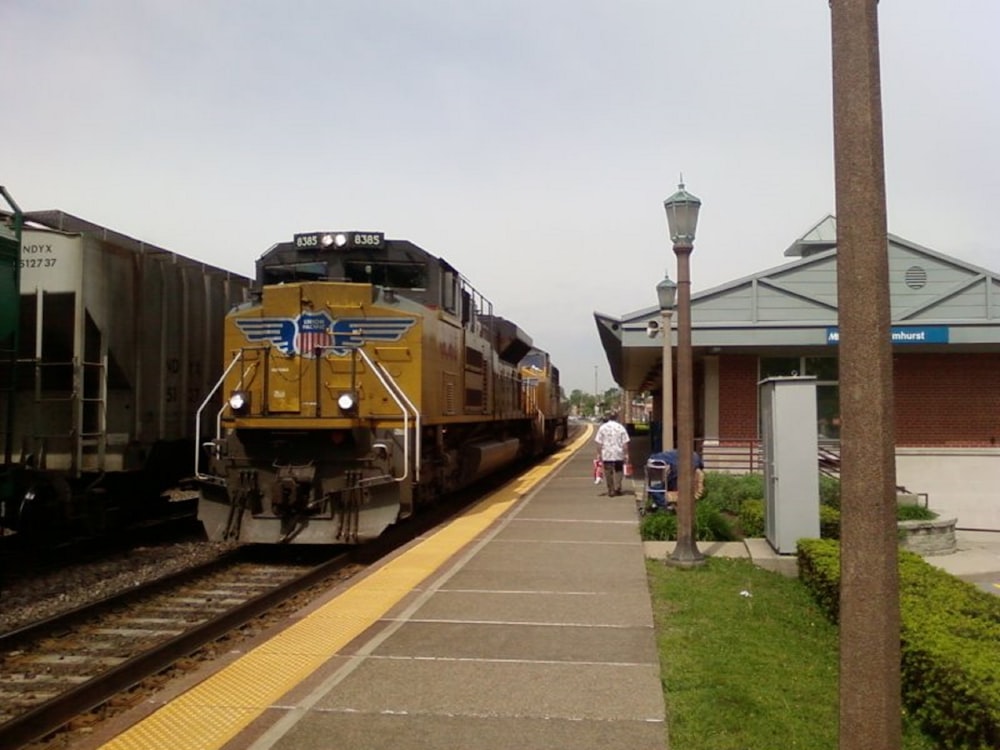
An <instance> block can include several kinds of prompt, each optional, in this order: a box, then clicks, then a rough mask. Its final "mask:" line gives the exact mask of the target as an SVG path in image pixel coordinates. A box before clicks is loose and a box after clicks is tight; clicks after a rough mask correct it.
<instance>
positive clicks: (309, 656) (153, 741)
mask: <svg viewBox="0 0 1000 750" xmlns="http://www.w3.org/2000/svg"><path fill="white" fill-rule="evenodd" d="M592 431H593V428H592V427H590V426H589V425H588V428H587V430H586V431H585V432H584V433H583V435H581V436H580V437H579V438H577V439H576V440H575V441H573V443H572V444H570V445H569V446H567V447H566V448H564V449H563V450H561V451H559V452H558V453H556V454H554V455H552V456H551V457H549V458H548V459H547V460H545V461H544V462H542V463H541V464H539V465H538V466H537V467H535V468H533V469H531V470H530V471H529V472H527V473H526V474H524V475H522V476H521V477H520V478H518V479H517V480H515V481H514V482H511V483H509V484H507V485H505V486H504V487H502V488H501V489H500V490H498V491H497V492H494V493H493V494H491V495H490V496H488V497H487V498H486V499H484V500H482V501H481V502H479V503H478V504H477V505H475V506H473V507H472V508H471V509H469V510H468V511H466V512H465V513H464V514H463V515H462V516H461V517H459V518H457V519H456V520H454V521H452V522H451V523H449V524H448V525H447V526H445V527H444V528H443V529H441V530H440V531H437V532H435V533H434V534H433V535H432V536H430V537H428V538H427V539H425V540H424V541H422V542H420V543H419V544H417V545H416V546H414V547H413V548H412V549H410V550H408V551H407V552H405V553H404V554H402V555H400V556H399V557H397V558H396V559H395V560H391V561H390V562H388V563H386V564H385V565H384V566H383V567H382V568H380V569H379V570H377V571H376V572H375V573H373V574H372V575H370V576H368V577H367V578H365V579H364V580H362V581H360V582H358V584H356V585H355V586H352V587H351V588H350V589H348V590H347V591H345V592H344V593H343V594H341V595H340V596H338V597H336V598H335V599H332V600H331V601H330V602H328V603H327V604H326V605H324V606H323V607H322V608H320V609H318V610H316V611H315V612H313V613H312V614H310V615H308V616H307V617H305V618H303V619H302V620H300V621H299V622H298V623H296V624H295V625H293V626H292V627H290V628H288V629H287V630H284V631H282V632H281V633H279V634H278V635H276V636H275V637H274V638H272V639H271V640H269V641H268V642H267V643H264V644H262V645H260V646H258V647H257V648H255V649H254V650H253V651H250V652H248V653H247V654H246V655H245V656H243V657H242V658H240V659H239V660H237V661H235V662H233V663H232V664H230V665H229V666H227V667H225V668H224V669H222V670H220V671H219V672H217V673H215V674H214V675H212V676H211V677H209V678H208V679H206V680H205V681H204V682H201V683H200V684H198V685H196V686H195V687H193V688H191V689H190V690H189V691H187V692H186V693H184V694H183V695H181V696H179V697H178V698H176V699H175V700H173V701H171V702H170V703H169V704H167V705H166V706H164V707H163V708H161V709H159V710H158V711H156V712H155V713H153V714H151V715H150V716H148V717H147V718H145V719H144V720H142V721H140V722H139V723H137V724H135V725H134V726H132V727H131V728H129V729H127V730H126V731H125V732H123V733H122V734H120V735H119V736H118V737H116V738H115V739H113V740H111V741H110V742H108V743H107V744H105V745H103V746H102V748H103V749H105V750H177V748H184V749H185V750H216V748H221V747H222V746H223V745H224V744H225V743H226V742H228V741H229V740H231V739H232V738H233V737H235V736H236V735H237V734H238V733H239V732H240V731H241V730H243V729H244V728H245V727H247V726H248V725H249V724H250V722H252V721H253V720H254V719H256V718H257V717H258V716H260V714H262V713H263V712H264V711H265V710H267V708H268V707H270V706H272V705H274V704H275V702H276V701H277V700H278V699H279V698H281V696H282V695H284V694H285V693H287V692H288V691H289V690H291V689H292V688H293V687H295V685H297V684H298V683H300V682H301V681H302V680H304V679H305V678H306V677H308V676H309V675H310V674H312V672H314V671H315V670H316V669H318V668H319V667H320V666H321V665H322V664H323V663H324V662H325V661H326V660H327V659H329V658H330V657H332V656H334V655H335V654H337V653H338V652H339V651H340V649H342V648H343V647H344V646H346V645H347V644H348V643H350V642H351V641H352V640H353V639H354V638H355V637H357V636H358V635H360V634H361V633H363V632H364V631H365V630H366V629H367V628H368V627H369V626H371V625H372V624H373V623H375V622H376V621H377V620H378V619H379V618H380V617H382V616H383V615H384V614H385V613H386V612H388V611H389V610H390V609H391V608H392V607H393V606H395V605H396V604H397V603H398V602H399V601H400V600H401V599H402V598H403V597H404V596H406V594H407V593H409V592H410V591H411V590H412V589H414V588H415V587H416V586H418V585H419V584H420V582H421V581H423V580H424V579H425V578H427V576H429V575H430V574H431V573H432V572H434V571H435V570H437V569H438V568H439V567H440V566H441V565H443V564H444V563H445V562H446V561H447V560H448V559H449V558H450V557H451V556H452V555H454V554H455V552H457V551H458V550H459V549H460V548H461V547H463V546H465V545H466V544H468V543H469V542H470V541H472V540H473V539H474V538H475V537H476V536H477V535H478V534H480V533H481V532H482V531H484V530H485V529H486V528H487V527H488V526H489V525H490V524H492V523H493V522H494V521H495V520H496V519H497V518H499V517H500V516H501V515H503V514H504V513H505V512H506V511H508V510H509V509H510V508H511V507H512V506H513V505H514V504H515V503H516V502H517V501H518V500H519V499H521V497H523V496H524V495H525V494H526V493H527V492H528V491H530V490H531V489H532V488H533V487H534V486H535V485H536V484H537V483H538V482H540V481H541V480H542V479H543V478H544V477H546V476H547V475H549V474H550V473H551V472H552V471H554V470H555V469H556V468H557V467H558V466H560V465H561V464H562V463H563V462H564V461H566V459H568V458H569V457H570V456H571V455H572V454H573V453H575V452H576V451H577V450H578V449H579V448H580V447H581V446H582V445H583V444H584V443H585V442H586V441H587V440H589V438H590V435H591V433H592Z"/></svg>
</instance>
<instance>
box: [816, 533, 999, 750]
mask: <svg viewBox="0 0 1000 750" xmlns="http://www.w3.org/2000/svg"><path fill="white" fill-rule="evenodd" d="M798 564H799V578H800V580H801V581H802V582H803V583H804V584H805V585H806V587H807V588H808V589H809V591H810V592H811V593H812V595H813V597H814V598H815V599H816V601H817V602H818V603H819V605H820V606H821V607H823V608H824V610H826V612H827V613H828V614H829V616H830V617H831V618H832V619H833V620H834V621H836V619H837V617H838V612H839V607H840V591H839V588H840V545H839V544H838V543H837V542H834V541H831V540H818V539H809V540H802V541H800V542H799V545H798ZM899 604H900V637H901V647H902V672H901V679H902V692H903V701H904V703H905V705H906V707H907V710H908V711H909V712H910V714H911V715H912V716H914V717H915V718H917V720H918V721H920V722H921V724H922V725H923V726H924V728H925V730H926V731H927V732H928V733H930V734H933V735H934V736H935V737H936V738H937V740H938V742H939V744H940V747H942V748H946V749H948V750H973V749H975V748H987V747H989V748H994V747H1000V663H998V660H997V644H998V643H1000V598H998V597H995V596H991V595H990V594H987V593H986V592H984V591H981V590H979V589H978V588H976V587H975V586H973V585H972V584H969V583H966V582H965V581H962V580H960V579H958V578H956V577H954V576H952V575H950V574H948V573H945V572H944V571H942V570H939V569H938V568H935V567H934V566H932V565H930V564H928V563H927V562H926V561H924V560H923V559H922V558H921V557H920V556H918V555H915V554H913V553H911V552H907V551H905V550H901V551H900V552H899Z"/></svg>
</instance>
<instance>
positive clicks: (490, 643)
mask: <svg viewBox="0 0 1000 750" xmlns="http://www.w3.org/2000/svg"><path fill="white" fill-rule="evenodd" d="M591 456H592V452H591V450H590V447H589V445H588V446H587V447H586V448H584V449H582V450H579V451H577V452H576V453H575V454H573V455H572V456H571V457H569V458H568V460H567V461H566V462H565V463H564V464H563V465H562V466H561V467H560V468H559V469H558V470H556V471H555V472H553V473H552V474H551V475H550V476H548V477H547V478H546V479H544V480H543V481H542V483H541V484H540V486H539V487H537V488H535V489H533V490H530V491H529V492H528V494H527V495H526V496H525V497H524V498H523V500H522V501H521V502H520V503H519V504H517V505H516V506H514V507H513V508H512V510H511V511H510V512H509V513H507V514H506V515H505V516H503V517H502V518H501V519H500V520H499V521H497V522H496V523H495V524H494V525H492V526H491V527H490V528H489V529H488V531H486V532H485V533H483V534H482V535H481V536H480V537H479V538H477V539H476V540H474V541H473V542H472V543H471V544H470V545H468V546H467V547H466V548H464V549H462V550H460V551H459V552H458V553H457V554H455V556H454V557H453V558H452V560H451V561H449V563H448V564H446V565H445V566H443V567H442V568H441V570H439V571H436V572H435V573H433V574H432V575H431V576H430V577H429V578H428V579H427V580H426V581H425V582H424V583H423V584H422V585H421V586H420V587H419V588H417V589H415V590H413V591H412V592H411V593H410V594H408V595H407V596H405V597H404V598H402V599H401V600H400V602H399V603H398V605H396V606H394V607H392V609H391V610H389V611H388V612H387V613H386V615H385V616H383V617H381V618H380V619H379V621H378V622H377V623H376V624H375V625H373V626H372V627H370V628H369V629H368V630H367V631H366V632H365V633H364V634H363V635H362V637H359V638H356V639H355V640H353V641H352V642H351V643H350V644H349V645H348V646H347V647H346V648H343V649H341V650H340V651H339V652H338V653H337V654H336V655H335V656H333V657H332V658H331V659H329V660H328V661H327V663H325V664H324V665H323V666H322V667H321V668H320V669H318V670H316V671H315V672H314V673H313V674H312V675H310V677H309V678H308V679H306V680H304V681H302V683H301V684H299V685H297V686H296V687H295V688H294V689H292V690H291V691H289V692H288V693H287V694H286V695H285V696H284V697H283V698H282V699H281V700H280V701H278V702H275V703H273V704H272V705H271V706H270V707H269V708H268V709H267V710H266V711H264V713H263V714H262V715H260V716H259V717H258V718H257V719H255V720H254V721H253V722H252V723H251V724H250V725H249V726H247V728H246V729H244V730H243V731H242V732H241V733H240V734H238V735H237V736H235V737H234V738H233V739H232V741H230V742H228V743H227V744H226V745H225V747H226V748H237V747H239V748H255V749H256V750H263V749H264V748H278V749H281V750H286V749H287V750H291V749H292V748H294V749H295V750H309V749H311V748H328V747H331V746H332V744H335V745H336V746H338V747H350V748H355V749H357V750H363V749H365V748H386V747H401V748H407V750H411V749H413V750H420V749H422V748H427V749H428V750H430V749H431V748H433V749H434V750H441V749H442V748H455V750H458V749H459V748H461V750H470V749H471V750H474V749H475V748H490V749H494V750H496V749H500V750H502V749H504V748H510V749H511V750H514V749H515V748H516V749H517V750H522V749H528V750H531V749H534V748H538V750H541V749H542V748H546V749H548V748H561V747H572V748H574V750H590V749H593V750H607V748H609V747H614V748H617V747H627V748H630V750H632V749H636V750H665V748H666V747H667V731H666V723H665V709H664V702H663V692H662V687H661V684H660V664H659V657H658V654H657V650H656V643H655V636H654V631H653V616H652V607H651V604H650V599H649V588H648V585H647V582H646V570H645V556H644V552H643V545H642V542H641V540H640V538H639V532H638V518H637V515H636V512H635V503H634V499H633V498H632V497H631V496H622V497H615V498H608V497H606V496H602V495H601V494H600V493H601V491H602V490H603V486H595V485H594V484H593V478H592V475H591V471H592V466H591ZM404 554H405V553H404Z"/></svg>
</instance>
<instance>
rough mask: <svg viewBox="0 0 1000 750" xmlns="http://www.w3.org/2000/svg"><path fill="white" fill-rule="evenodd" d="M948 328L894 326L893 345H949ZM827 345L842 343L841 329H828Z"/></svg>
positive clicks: (892, 332)
mask: <svg viewBox="0 0 1000 750" xmlns="http://www.w3.org/2000/svg"><path fill="white" fill-rule="evenodd" d="M948 334H949V328H948V326H893V327H892V331H891V334H890V335H891V336H892V343H893V344H947V343H948V340H949V336H948ZM826 343H828V344H839V343H840V329H839V328H837V327H836V326H833V327H830V328H827V329H826Z"/></svg>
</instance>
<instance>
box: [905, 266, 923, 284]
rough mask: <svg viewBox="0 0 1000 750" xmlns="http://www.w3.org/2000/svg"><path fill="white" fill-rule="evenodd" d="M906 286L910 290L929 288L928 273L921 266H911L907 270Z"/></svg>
mask: <svg viewBox="0 0 1000 750" xmlns="http://www.w3.org/2000/svg"><path fill="white" fill-rule="evenodd" d="M906 285H907V286H908V287H910V289H923V288H924V287H925V286H927V271H925V270H924V269H923V268H921V267H920V266H910V267H909V268H907V269H906Z"/></svg>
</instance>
